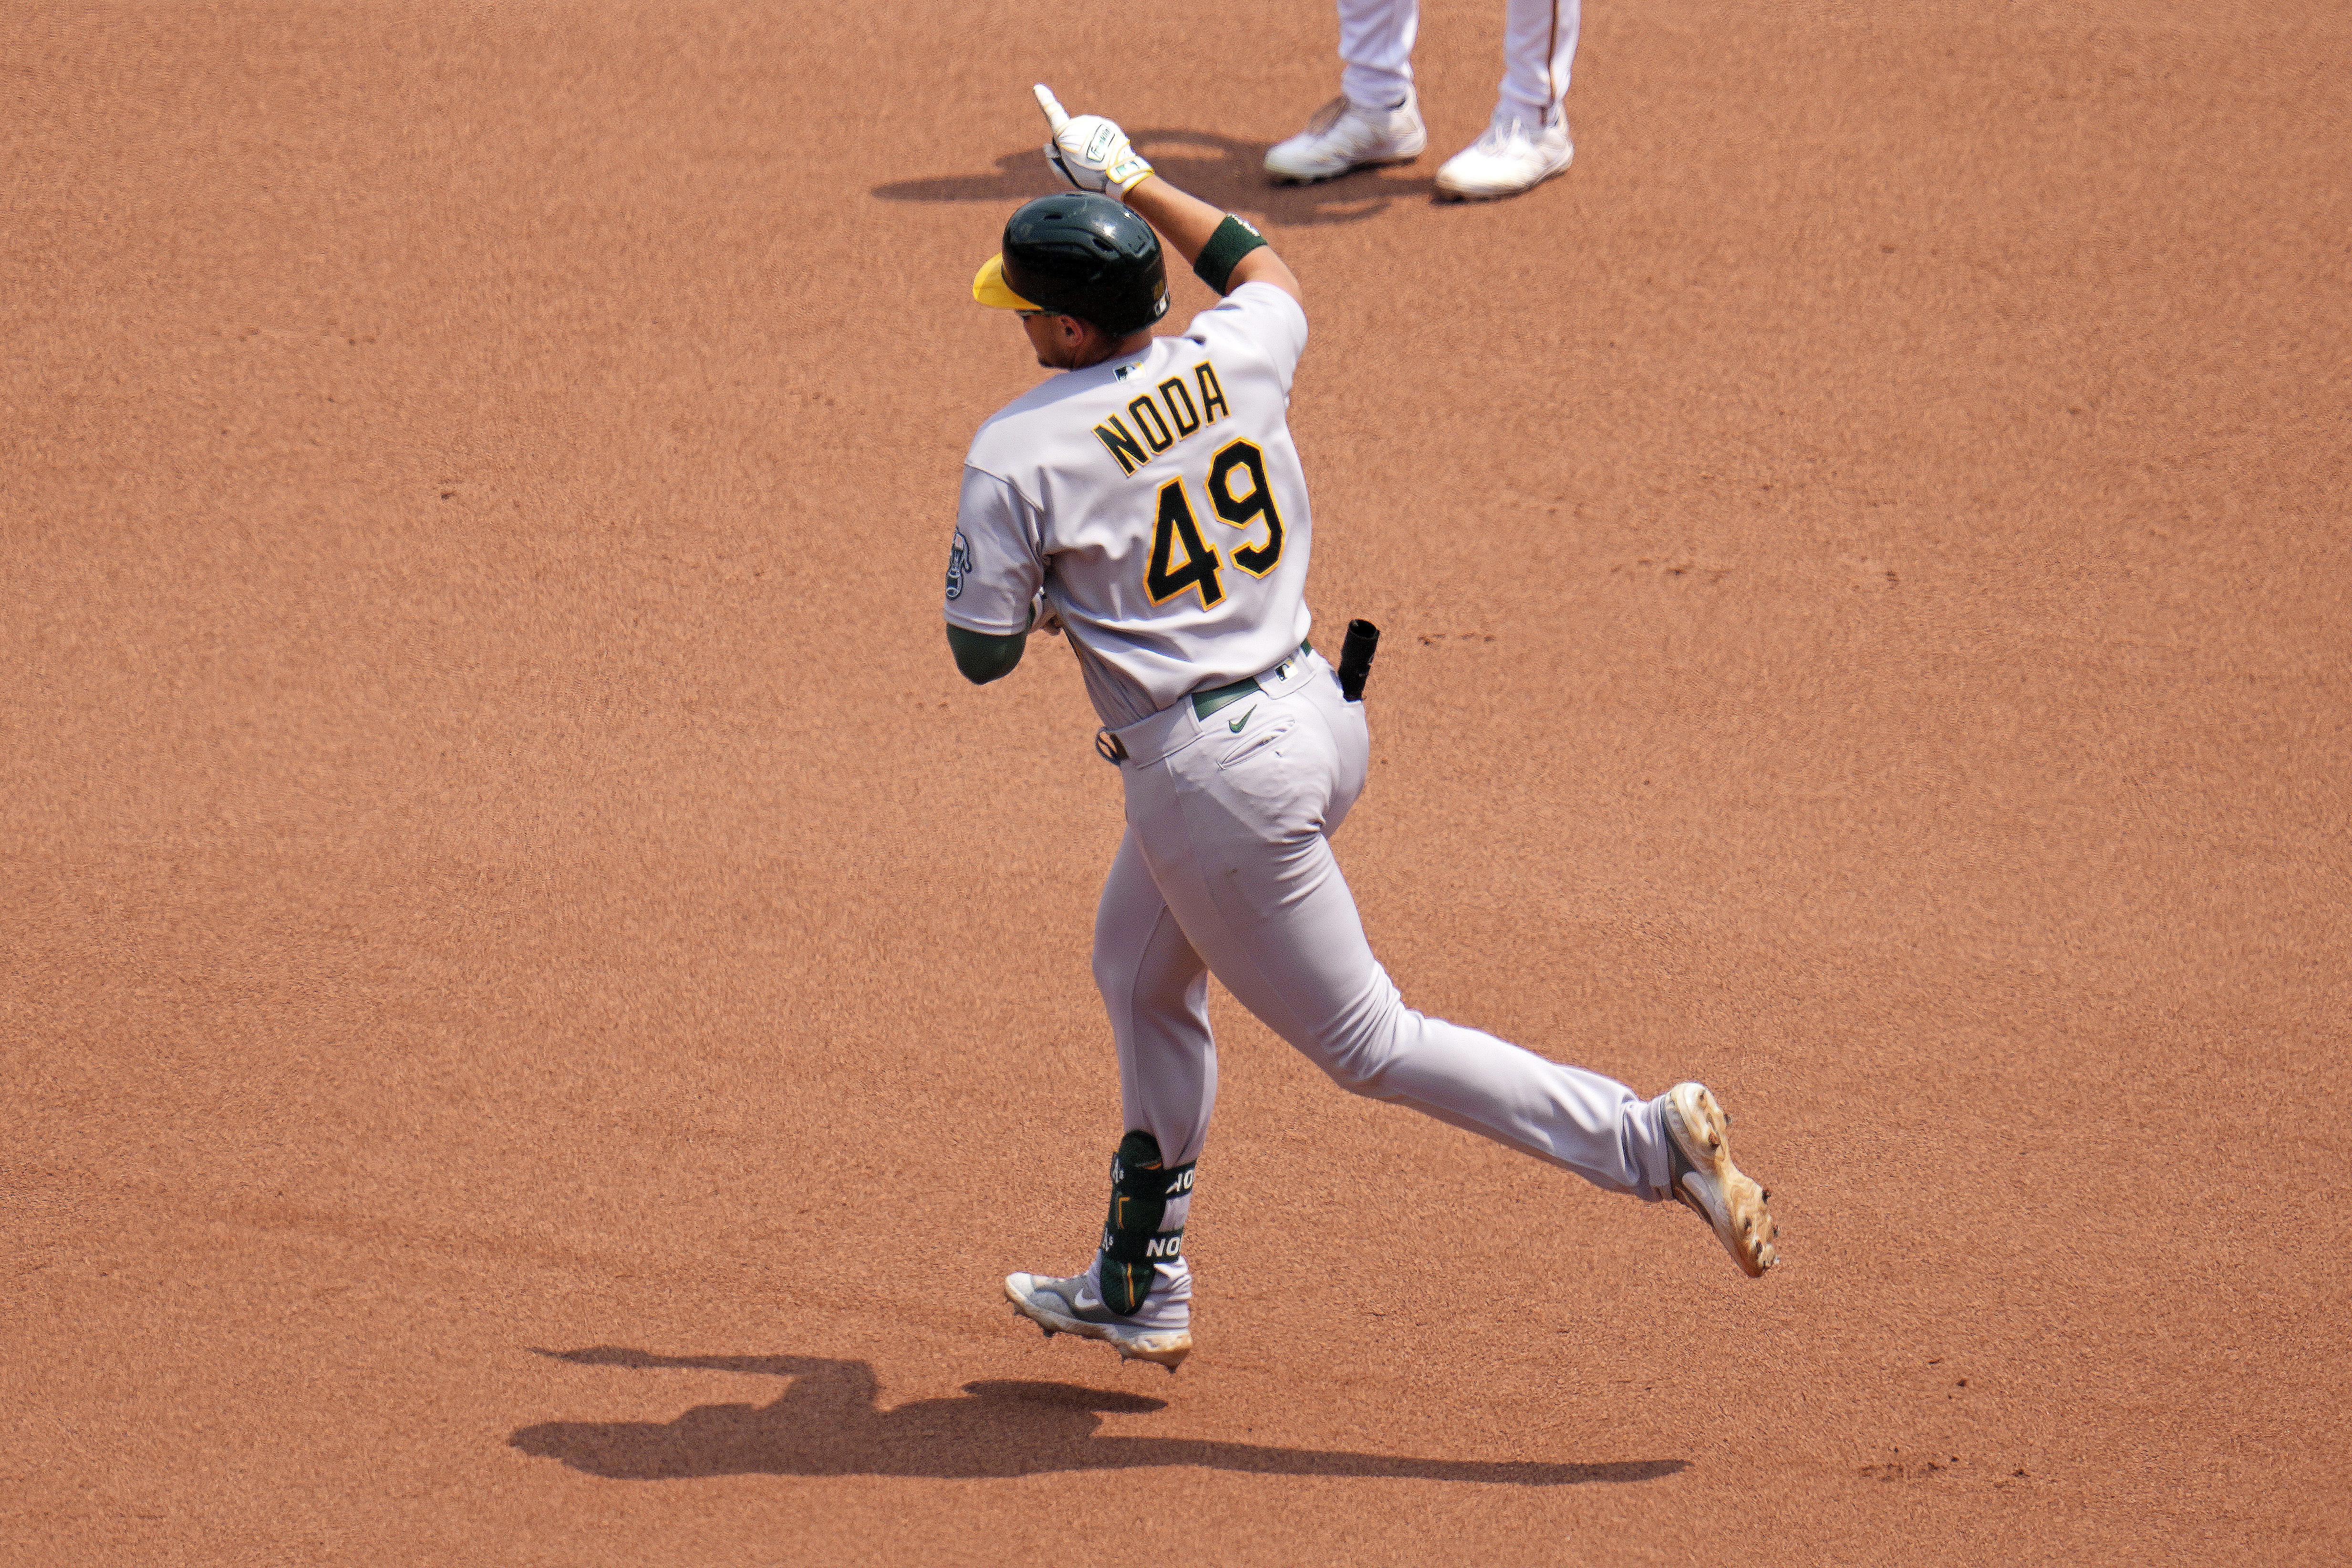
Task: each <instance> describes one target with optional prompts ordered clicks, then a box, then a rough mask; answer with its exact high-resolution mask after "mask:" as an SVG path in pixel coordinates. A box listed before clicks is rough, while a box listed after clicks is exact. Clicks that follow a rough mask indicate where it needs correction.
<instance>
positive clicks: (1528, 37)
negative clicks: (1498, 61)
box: [1495, 0, 1584, 125]
mask: <svg viewBox="0 0 2352 1568" xmlns="http://www.w3.org/2000/svg"><path fill="white" fill-rule="evenodd" d="M1583 18H1584V6H1583V0H1510V4H1509V6H1508V7H1507V10H1506V11H1505V13H1504V16H1503V80H1502V84H1501V86H1500V87H1499V88H1497V89H1496V110H1495V111H1496V115H1497V116H1498V117H1500V116H1505V115H1507V116H1509V117H1511V118H1513V119H1516V120H1517V121H1521V122H1523V123H1525V124H1528V125H1549V124H1550V123H1552V121H1554V120H1556V119H1557V118H1559V115H1560V114H1561V113H1562V112H1563V110H1562V108H1561V105H1562V104H1564V103H1565V102H1566V101H1567V99H1568V74H1569V69H1570V67H1571V66H1573V65H1574V64H1575V63H1576V32H1577V28H1578V27H1579V26H1580V25H1581V24H1582V22H1583Z"/></svg>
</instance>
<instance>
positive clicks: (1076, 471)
mask: <svg viewBox="0 0 2352 1568" xmlns="http://www.w3.org/2000/svg"><path fill="white" fill-rule="evenodd" d="M1306 346H1307V312H1306V311H1305V310H1302V309H1300V307H1299V304H1298V301H1297V300H1294V299H1292V298H1291V297H1290V296H1289V295H1288V294H1286V293H1285V292H1284V291H1283V290H1281V289H1277V288H1276V287H1274V286H1273V285H1272V284H1270V283H1247V284H1244V285H1243V286H1242V287H1240V288H1238V289H1234V291H1233V293H1231V294H1230V295H1228V296H1226V298H1225V299H1224V300H1223V301H1222V302H1221V303H1219V304H1218V305H1216V306H1215V307H1213V309H1210V310H1203V311H1202V312H1201V313H1200V314H1199V315H1197V316H1195V317H1193V318H1192V324H1191V325H1190V326H1188V327H1186V328H1185V330H1184V332H1183V334H1182V335H1181V336H1179V337H1163V338H1154V339H1153V340H1152V341H1151V345H1150V347H1149V348H1147V349H1145V350H1144V351H1143V352H1142V353H1139V354H1131V355H1129V356H1127V357H1125V358H1123V359H1116V360H1110V361H1108V362H1106V363H1102V364H1098V365H1092V366H1089V367H1088V368H1087V369H1085V370H1077V371H1067V372H1065V373H1063V374H1059V375H1055V376H1053V377H1051V378H1050V379H1048V380H1046V381H1044V382H1042V383H1040V384H1038V385H1037V386H1035V387H1034V388H1032V389H1031V390H1030V391H1029V392H1027V393H1025V394H1024V395H1022V396H1020V397H1016V398H1014V399H1013V401H1012V402H1011V403H1008V404H1006V405H1004V407H1003V408H1002V409H1000V410H998V411H997V412H996V413H995V414H994V415H992V416H991V417H990V418H989V419H988V421H987V422H986V423H985V424H983V425H982V426H981V427H980V431H979V433H978V434H977V435H976V436H974V437H972V443H971V452H970V454H969V455H968V456H967V457H966V458H965V459H964V471H963V493H962V497H961V501H960V502H959V504H958V507H957V511H956V533H955V542H954V545H953V548H952V549H951V550H950V554H949V563H948V579H947V619H948V623H949V624H950V626H961V627H962V628H963V629H964V630H966V631H971V632H982V633H986V634H988V635H990V636H993V637H1009V636H1012V635H1013V634H1015V633H1017V632H1020V631H1022V630H1023V629H1024V628H1025V627H1026V626H1028V625H1029V614H1030V605H1031V603H1032V601H1033V599H1034V597H1035V595H1037V593H1038V591H1039V590H1040V589H1041V588H1042V589H1043V590H1044V593H1045V603H1046V605H1048V606H1049V607H1050V608H1051V609H1052V610H1053V612H1054V613H1055V615H1056V616H1059V617H1060V619H1061V623H1062V626H1063V628H1064V629H1065V631H1066V633H1067V634H1068V637H1069V639H1070V643H1071V646H1072V647H1074V648H1075V649H1076V652H1077V655H1078V662H1079V664H1080V666H1081V667H1082V668H1083V669H1084V671H1085V675H1086V683H1087V694H1088V695H1089V696H1090V697H1091V698H1092V699H1093V700H1094V705H1095V710H1096V711H1097V713H1099V714H1100V715H1101V716H1102V721H1103V722H1104V723H1105V724H1107V725H1109V726H1111V727H1113V728H1118V726H1121V725H1125V724H1130V723H1133V722H1134V721H1137V720H1139V719H1143V718H1148V717H1150V715H1151V714H1153V713H1156V712H1158V711H1159V710H1161V709H1163V708H1166V707H1167V706H1168V705H1169V704H1171V703H1172V702H1174V701H1175V700H1177V699H1178V698H1180V697H1181V696H1183V695H1184V694H1185V693H1186V692H1188V691H1193V690H1198V689H1202V688H1203V687H1213V686H1218V685H1222V684H1223V683H1225V682H1227V681H1232V680H1238V679H1242V678H1244V677H1245V676H1251V675H1255V674H1256V673H1258V672H1259V671H1260V670H1263V669H1266V668H1270V667H1272V666H1273V665H1275V664H1276V663H1279V662H1280V661H1281V659H1282V658H1283V657H1284V656H1285V655H1286V654H1288V653H1292V652H1295V651H1297V647H1298V645H1299V643H1300V642H1301V641H1302V640H1304V639H1305V637H1307V626H1308V622H1309V620H1310V619H1311V617H1310V616H1309V614H1308V611H1307V600H1306V587H1307V557H1308V554H1309V552H1310V549H1311V546H1312V543H1313V539H1314V519H1313V514H1312V512H1311V510H1309V508H1308V505H1307V480H1306V477H1305V475H1304V474H1303V473H1302V472H1301V471H1300V469H1299V466H1298V452H1297V448H1296V447H1294V446H1292V444H1291V440H1290V427H1289V410H1290V379H1291V374H1292V372H1293V371H1294V370H1295V369H1296V368H1297V363H1298V356H1299V354H1300V353H1301V352H1302V351H1303V350H1304V349H1305V348H1306Z"/></svg>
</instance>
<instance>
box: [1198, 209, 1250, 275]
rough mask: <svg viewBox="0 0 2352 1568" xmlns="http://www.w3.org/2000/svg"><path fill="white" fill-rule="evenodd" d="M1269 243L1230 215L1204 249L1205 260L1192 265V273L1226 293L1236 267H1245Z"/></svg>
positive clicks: (1202, 249)
mask: <svg viewBox="0 0 2352 1568" xmlns="http://www.w3.org/2000/svg"><path fill="white" fill-rule="evenodd" d="M1264 244H1265V236H1264V235H1262V234H1260V233H1258V231H1257V230H1255V229H1254V228H1252V227H1251V226H1249V225H1248V224H1247V223H1246V222H1244V221H1243V220H1242V219H1240V218H1237V217H1235V216H1234V215H1233V214H1231V213H1227V214H1226V215H1225V221H1224V222H1223V223H1221V224H1219V225H1218V226H1217V232H1216V233H1214V234H1213V235H1211V236H1210V237H1209V243H1208V244H1206V245H1204V246H1202V247H1201V259H1200V260H1198V261H1195V262H1194V263H1192V270H1193V271H1194V272H1195V273H1197V274H1198V275H1199V276H1200V279H1201V281H1202V282H1203V283H1206V284H1207V285H1208V286H1209V287H1210V288H1212V289H1215V290H1216V291H1217V292H1218V293H1220V294H1223V293H1224V292H1225V285H1226V284H1228V283H1230V282H1232V281H1233V279H1234V268H1236V267H1238V266H1240V265H1241V260H1242V258H1243V257H1244V256H1247V255H1248V254H1249V253H1250V252H1251V251H1253V250H1255V249H1256V248H1257V247H1259V246H1261V245H1264Z"/></svg>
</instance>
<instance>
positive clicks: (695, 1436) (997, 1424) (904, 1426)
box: [508, 1347, 1684, 1487]
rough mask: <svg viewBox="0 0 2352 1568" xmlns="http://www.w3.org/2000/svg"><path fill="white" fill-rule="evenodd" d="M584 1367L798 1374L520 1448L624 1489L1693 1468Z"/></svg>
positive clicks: (770, 1366) (1008, 1398)
mask: <svg viewBox="0 0 2352 1568" xmlns="http://www.w3.org/2000/svg"><path fill="white" fill-rule="evenodd" d="M538 1353H540V1354H541V1355H547V1356H553V1357H554V1358H555V1359H557V1360H559V1361H568V1362H574V1363H579V1364H581V1365H583V1366H623V1367H686V1368H694V1369H698V1370H702V1371H710V1372H742V1373H768V1374H771V1375H773V1376H777V1377H788V1378H791V1379H792V1380H793V1381H792V1384H791V1385H790V1386H789V1387H787V1388H786V1389H785V1390H784V1394H783V1397H782V1398H781V1399H779V1400H777V1401H776V1402H775V1403H774V1404H773V1405H697V1406H696V1407H695V1408H693V1409H691V1410H689V1411H688V1412H687V1413H686V1414H685V1415H680V1416H679V1417H678V1418H677V1420H675V1421H668V1422H660V1423H656V1422H649V1421H548V1422H542V1423H541V1424H540V1425H539V1426H525V1427H523V1428H522V1429H521V1430H520V1431H519V1432H517V1433H516V1434H515V1435H514V1436H512V1437H511V1438H509V1439H508V1440H509V1442H510V1443H512V1444H513V1445H514V1447H518V1448H520V1449H521V1450H522V1451H523V1452H524V1453H526V1454H532V1455H536V1456H538V1457H539V1458H547V1459H561V1460H562V1462H563V1463H565V1464H567V1465H569V1466H571V1467H572V1468H573V1469H575V1470H584V1471H586V1472H587V1473H588V1474H590V1475H592V1476H604V1477H608V1478H611V1479H615V1480H675V1479H685V1478H688V1477H694V1476H747V1475H749V1476H931V1477H941V1478H946V1479H984V1478H988V1477H996V1476H1032V1475H1037V1474H1040V1473H1043V1472H1047V1471H1055V1470H1126V1469H1135V1468H1141V1467H1146V1466H1154V1465H1199V1466H1202V1467H1205V1468H1209V1469H1215V1470H1241V1471H1244V1472H1247V1473H1250V1474H1254V1475H1277V1476H1362V1477H1369V1478H1377V1479H1391V1480H1405V1479H1410V1480H1424V1481H1487V1482H1500V1483H1504V1484H1507V1485H1510V1486H1523V1487H1558V1486H1570V1485H1573V1484H1575V1483H1577V1482H1580V1481H1648V1480H1655V1479H1658V1478H1660V1477H1662V1476H1671V1475H1673V1474H1675V1472H1676V1471H1678V1470H1680V1469H1682V1468H1684V1462H1683V1461H1682V1460H1680V1459H1641V1460H1631V1461H1627V1462H1623V1463H1618V1464H1601V1465H1552V1464H1538V1463H1536V1462H1534V1461H1530V1460H1521V1461H1482V1460H1475V1459H1412V1458H1399V1457H1395V1456H1391V1455H1386V1454H1347V1453H1334V1452H1330V1451H1328V1450H1323V1449H1316V1448H1270V1447H1258V1446H1256V1445H1255V1444H1251V1443H1219V1442H1212V1441H1209V1440H1207V1439H1204V1438H1199V1437H1128V1436H1097V1433H1096V1430H1095V1429H1096V1428H1097V1426H1101V1425H1102V1419H1101V1417H1100V1416H1099V1415H1097V1414H1096V1412H1097V1411H1108V1412H1117V1413H1118V1414H1121V1415H1148V1414H1150V1412H1152V1411H1155V1410H1160V1409H1163V1408H1165V1401H1162V1400H1158V1399H1150V1398H1146V1397H1145V1396H1143V1395H1141V1394H1118V1393H1111V1392H1108V1391H1105V1390H1102V1389H1094V1388H1080V1387H1078V1386H1076V1384H1066V1383H1013V1382H1003V1383H968V1384H964V1394H965V1397H963V1398H961V1399H919V1400H917V1401H915V1402H914V1403H913V1404H911V1405H899V1406H898V1408H896V1409H894V1410H881V1409H877V1407H876V1405H875V1396H876V1394H877V1392H878V1391H877V1387H876V1385H875V1381H874V1370H873V1368H871V1367H870V1366H868V1365H866V1363H864V1362H862V1361H827V1360H823V1359H820V1358H818V1357H814V1356H793V1355H778V1356H724V1355H713V1356H657V1355H648V1354H647V1353H646V1352H644V1351H633V1350H618V1349H613V1348H610V1347H601V1348H598V1349H594V1350H578V1351H541V1352H538Z"/></svg>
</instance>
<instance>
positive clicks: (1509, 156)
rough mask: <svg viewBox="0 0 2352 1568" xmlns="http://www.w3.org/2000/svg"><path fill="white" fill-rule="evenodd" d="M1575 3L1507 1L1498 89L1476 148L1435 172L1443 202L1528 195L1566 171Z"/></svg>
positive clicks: (1572, 154)
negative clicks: (1448, 198) (1567, 102)
mask: <svg viewBox="0 0 2352 1568" xmlns="http://www.w3.org/2000/svg"><path fill="white" fill-rule="evenodd" d="M1580 19H1581V17H1580V6H1579V0H1509V5H1508V6H1507V10H1506V13H1505V16H1504V23H1503V81H1502V86H1501V89H1499V90H1498V92H1497V93H1496V104H1495V115H1494V118H1493V119H1492V120H1490V121H1488V122H1487V125H1486V132H1484V133H1483V134H1482V135H1480V136H1479V138H1478V140H1477V141H1475V142H1472V143H1471V144H1470V145H1469V146H1467V147H1465V148H1464V149H1463V150H1462V151H1461V152H1459V153H1455V154H1454V156H1453V157H1451V158H1448V159H1447V160H1445V162H1444V163H1443V164H1441V165H1439V167H1438V171H1437V188H1438V189H1439V190H1440V191H1441V192H1444V194H1445V195H1454V196H1465V197H1473V198H1477V199H1486V198H1489V197H1494V196H1515V195H1518V194H1519V193H1520V192H1522V191H1528V190H1532V189H1534V188H1535V187H1536V186H1537V185H1539V184H1542V183H1543V182H1544V181H1546V180H1549V179H1550V178H1551V177H1552V176H1553V175H1554V174H1559V172H1560V171H1562V170H1563V169H1566V168H1567V167H1568V165H1569V163H1570V160H1571V159H1572V158H1574V157H1575V155H1576V148H1575V146H1574V144H1573V143H1571V142H1570V140H1569V135H1568V114H1567V110H1566V109H1565V107H1564V106H1563V101H1562V100H1565V99H1566V98H1567V97H1568V72H1569V67H1570V65H1571V64H1572V63H1573V62H1574V60H1575V58H1576V33H1577V26H1578V24H1579V22H1580Z"/></svg>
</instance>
